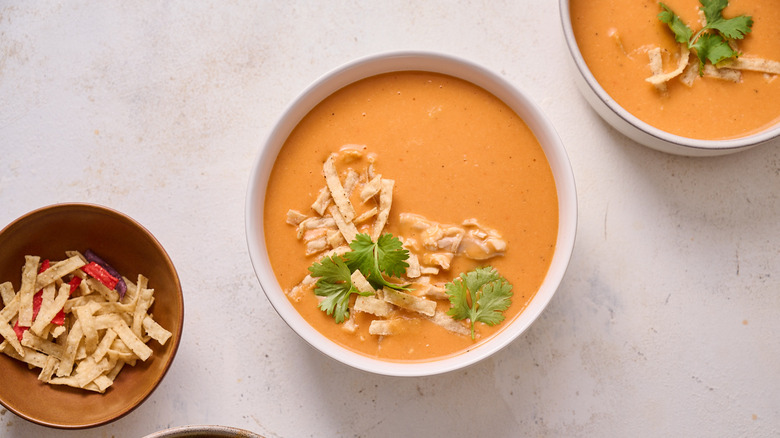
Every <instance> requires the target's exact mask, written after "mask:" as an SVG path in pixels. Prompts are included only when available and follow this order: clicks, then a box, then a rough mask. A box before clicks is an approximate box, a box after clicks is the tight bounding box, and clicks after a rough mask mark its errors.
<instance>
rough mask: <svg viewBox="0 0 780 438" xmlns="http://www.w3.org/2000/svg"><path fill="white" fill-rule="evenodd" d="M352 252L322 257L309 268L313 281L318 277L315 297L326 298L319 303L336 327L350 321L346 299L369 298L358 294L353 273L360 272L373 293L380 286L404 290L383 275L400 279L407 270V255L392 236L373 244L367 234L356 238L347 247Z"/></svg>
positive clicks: (404, 287) (382, 238)
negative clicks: (370, 284)
mask: <svg viewBox="0 0 780 438" xmlns="http://www.w3.org/2000/svg"><path fill="white" fill-rule="evenodd" d="M349 246H350V248H352V251H350V252H348V253H346V254H344V255H342V256H337V255H333V256H330V257H325V258H324V259H322V261H320V262H315V263H314V264H312V265H311V266H310V267H309V272H311V276H312V277H315V278H317V277H319V279H318V280H317V283H316V284H315V285H314V294H315V295H318V296H321V297H325V299H324V300H322V302H321V303H320V306H319V307H320V309H322V310H323V311H324V312H325V313H327V314H328V315H332V316H333V318H334V319H335V320H336V324H340V323H342V322H344V321H345V320H346V319H347V318H348V317H349V298H350V296H351V295H352V294H360V295H370V293H368V294H365V293H361V292H360V291H358V290H357V288H356V287H355V286H354V285H353V284H352V273H353V272H355V271H357V270H360V272H362V273H363V275H364V276H365V277H366V279H368V281H370V282H371V283H372V285H373V286H374V287H375V288H376V289H381V288H382V287H383V286H387V287H391V288H393V289H398V290H404V289H406V286H402V285H399V284H394V283H390V282H389V281H387V280H386V279H385V277H384V275H383V273H384V274H385V275H388V276H390V277H400V276H402V275H404V274H406V268H407V267H408V266H409V264H408V263H406V261H405V260H406V259H408V258H409V251H408V250H406V249H404V248H403V244H402V243H401V241H400V240H399V239H398V238H397V237H393V235H392V234H389V233H386V234H383V235H382V236H381V237H380V238H379V239H378V240H377V242H376V243H374V242H373V241H372V240H371V237H369V235H368V234H358V235H357V237H356V238H355V240H353V241H352V242H351V243H350V245H349Z"/></svg>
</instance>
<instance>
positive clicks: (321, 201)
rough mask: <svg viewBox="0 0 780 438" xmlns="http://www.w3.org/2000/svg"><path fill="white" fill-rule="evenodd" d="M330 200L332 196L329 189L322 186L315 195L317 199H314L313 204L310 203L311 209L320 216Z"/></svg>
mask: <svg viewBox="0 0 780 438" xmlns="http://www.w3.org/2000/svg"><path fill="white" fill-rule="evenodd" d="M332 200H333V198H331V196H330V191H329V190H328V188H327V187H323V188H321V189H320V193H319V195H317V200H316V201H314V204H312V205H311V209H312V210H314V211H316V212H317V214H319V215H320V216H322V215H324V214H325V210H327V209H328V206H329V205H330V201H332ZM288 216H289V214H288ZM288 223H289V221H288Z"/></svg>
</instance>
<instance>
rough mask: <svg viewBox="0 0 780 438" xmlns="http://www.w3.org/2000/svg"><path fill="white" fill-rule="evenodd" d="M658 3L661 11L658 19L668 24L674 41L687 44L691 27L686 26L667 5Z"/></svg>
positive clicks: (690, 34)
mask: <svg viewBox="0 0 780 438" xmlns="http://www.w3.org/2000/svg"><path fill="white" fill-rule="evenodd" d="M660 5H661V8H662V9H663V11H661V12H660V13H659V14H658V19H659V20H661V22H662V23H666V24H667V25H669V29H671V30H672V32H673V33H674V39H675V41H677V42H678V43H680V44H688V42H689V41H690V40H691V37H692V36H693V31H692V30H691V28H690V27H688V25H686V24H685V23H684V22H683V21H682V19H680V17H679V16H677V14H675V13H674V12H672V10H671V9H670V8H669V7H668V6H666V5H665V4H663V3H661V4H660Z"/></svg>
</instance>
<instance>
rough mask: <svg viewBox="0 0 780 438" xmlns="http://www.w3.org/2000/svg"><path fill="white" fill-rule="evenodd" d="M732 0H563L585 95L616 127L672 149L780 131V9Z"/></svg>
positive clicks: (697, 148) (711, 148)
mask: <svg viewBox="0 0 780 438" xmlns="http://www.w3.org/2000/svg"><path fill="white" fill-rule="evenodd" d="M731 3H733V4H728V2H721V1H717V0H702V1H701V2H699V1H698V0H668V1H666V2H661V3H658V4H655V3H647V2H625V3H624V4H621V5H620V7H614V6H613V5H612V3H611V2H609V1H607V0H587V1H585V0H561V1H560V13H561V23H562V26H563V32H564V36H565V38H566V43H567V45H568V48H569V53H570V55H571V60H572V61H573V64H574V70H575V72H576V74H575V78H576V81H577V85H578V87H579V89H580V91H581V92H582V94H583V96H584V97H585V98H586V100H587V101H588V102H589V103H590V104H591V105H592V106H593V108H594V109H595V110H596V112H597V113H598V114H599V115H600V116H601V117H602V118H603V119H604V120H605V121H607V122H608V123H609V124H610V125H612V126H613V127H614V128H615V129H617V130H618V131H620V132H622V133H623V134H625V135H626V136H628V137H630V138H631V139H633V140H635V141H637V142H638V143H641V144H644V145H646V146H649V147H651V148H654V149H657V150H660V151H664V152H669V153H673V154H679V155H689V156H711V155H723V154H728V153H732V152H737V151H741V150H746V149H749V148H751V147H754V146H757V145H759V144H762V143H766V142H768V141H770V140H773V139H776V138H777V137H778V136H780V80H776V79H777V75H778V74H780V56H778V53H780V34H778V30H777V26H775V23H777V22H778V21H779V20H780V9H778V8H777V7H776V4H775V1H774V0H750V1H741V2H731ZM726 4H727V6H726V7H725V8H724V7H723V6H724V5H726Z"/></svg>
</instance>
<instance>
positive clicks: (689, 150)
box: [560, 0, 780, 156]
mask: <svg viewBox="0 0 780 438" xmlns="http://www.w3.org/2000/svg"><path fill="white" fill-rule="evenodd" d="M569 3H570V0H560V12H561V25H562V26H563V34H564V37H565V38H566V44H567V45H568V47H569V54H570V55H571V57H570V59H571V61H573V64H574V69H575V70H576V74H575V79H576V83H577V86H578V88H579V89H580V92H581V93H582V94H583V96H585V99H586V100H587V101H588V103H590V105H591V106H592V107H593V109H595V110H596V112H597V113H598V114H599V115H600V116H601V117H602V118H603V119H604V120H605V121H606V122H607V123H609V124H610V125H612V127H614V128H615V129H617V130H618V131H620V132H621V133H623V134H624V135H625V136H627V137H629V138H631V139H632V140H634V141H636V142H637V143H641V144H643V145H645V146H648V147H651V148H653V149H656V150H659V151H662V152H668V153H671V154H676V155H686V156H715V155H725V154H730V153H734V152H739V151H743V150H747V149H750V148H752V147H754V146H757V145H759V144H761V143H764V142H767V141H769V140H772V139H774V138H777V137H780V124H777V125H776V126H774V127H772V128H769V129H767V130H764V131H762V132H759V133H756V134H753V135H749V136H746V137H741V138H735V139H729V140H699V139H693V138H687V137H681V136H679V135H675V134H670V133H668V132H666V131H662V130H660V129H658V128H656V127H654V126H650V125H649V124H647V123H645V122H643V121H642V120H639V119H638V118H637V117H635V116H634V115H632V114H631V113H629V112H628V111H626V110H625V109H623V107H621V106H620V105H618V103H617V102H615V100H614V99H612V98H611V97H610V96H609V94H607V92H606V91H604V89H603V88H602V87H601V85H599V83H598V81H596V78H595V77H594V76H593V74H592V73H591V72H590V70H589V69H588V66H587V64H585V60H584V59H583V57H582V54H581V53H580V49H579V47H578V46H577V41H576V40H575V38H574V31H573V30H572V25H571V15H570V10H569Z"/></svg>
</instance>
